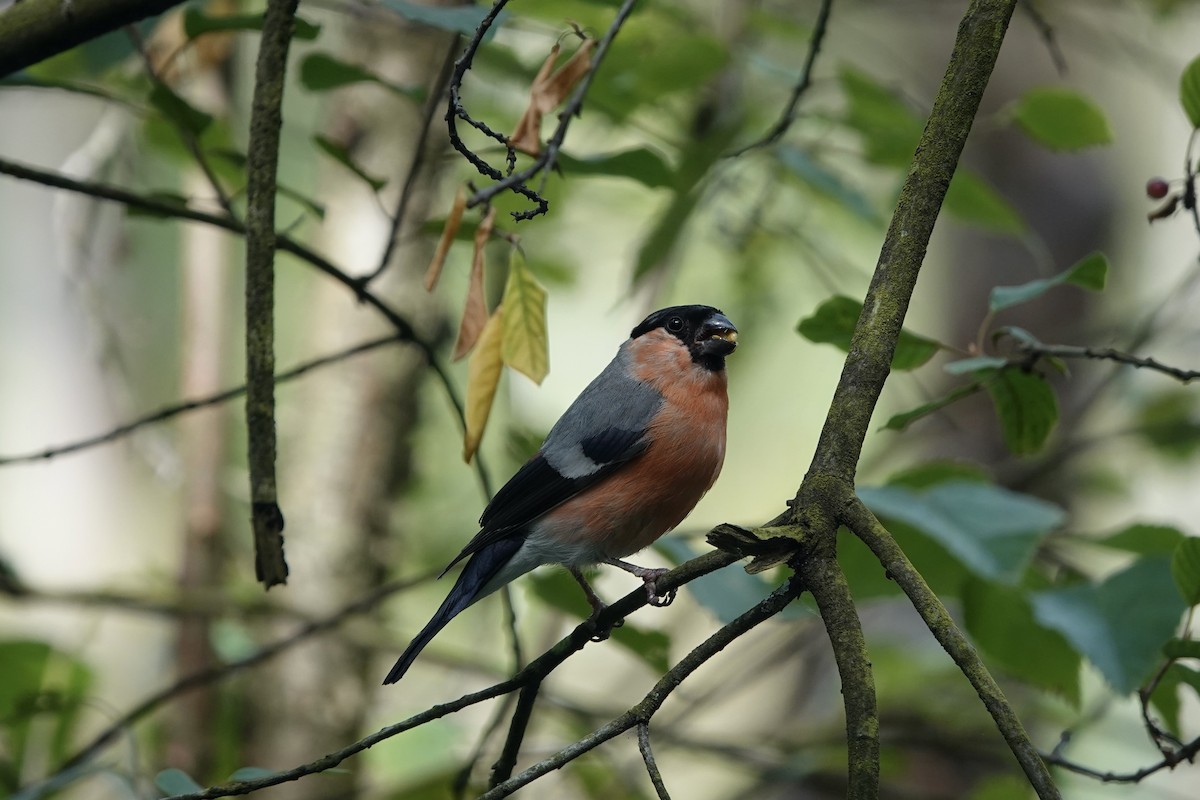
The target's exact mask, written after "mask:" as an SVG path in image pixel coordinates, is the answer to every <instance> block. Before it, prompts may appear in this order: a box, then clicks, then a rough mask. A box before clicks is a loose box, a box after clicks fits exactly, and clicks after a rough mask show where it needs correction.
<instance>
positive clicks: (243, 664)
mask: <svg viewBox="0 0 1200 800" xmlns="http://www.w3.org/2000/svg"><path fill="white" fill-rule="evenodd" d="M432 577H433V574H432V573H431V574H428V575H422V576H419V577H417V578H411V579H408V580H403V581H395V582H393V583H389V584H387V585H385V586H381V587H379V588H378V589H376V590H375V591H373V592H371V593H370V594H368V595H365V596H364V597H361V598H359V599H358V600H355V601H354V602H352V603H350V604H348V605H345V606H343V607H342V608H340V609H338V610H337V611H335V612H334V613H332V614H330V615H329V616H327V617H324V618H322V619H319V620H314V621H313V622H310V623H308V624H306V625H304V626H303V627H301V628H300V629H299V630H297V631H296V632H295V633H293V634H292V635H291V636H288V637H286V638H284V639H280V640H279V641H277V642H275V643H274V644H270V645H267V646H266V647H264V648H263V649H261V650H259V651H258V652H257V653H255V654H254V655H251V656H247V657H246V658H243V659H241V660H240V661H231V662H229V663H228V664H224V665H222V666H219V667H213V668H212V669H207V670H204V671H202V672H196V673H193V674H191V675H185V676H184V677H182V678H180V679H179V680H177V681H175V683H172V684H171V685H170V686H166V687H164V688H162V689H160V690H159V691H157V692H155V693H154V694H152V695H150V696H149V697H147V698H146V699H144V700H142V702H140V703H138V704H137V705H136V706H134V707H133V708H131V709H130V710H129V711H126V712H125V713H124V714H122V715H121V717H120V718H119V719H117V720H116V721H115V722H113V723H112V724H111V725H109V726H108V727H107V728H105V729H104V730H103V731H101V732H100V733H99V734H97V735H96V736H95V738H93V739H92V741H91V742H89V743H88V744H87V745H85V746H84V747H83V748H81V749H80V750H79V751H78V752H76V753H75V754H74V755H72V756H71V757H70V758H68V759H67V760H66V761H64V762H63V765H62V766H61V767H59V768H58V769H57V770H56V773H61V772H63V771H65V770H68V769H72V768H74V767H76V766H78V765H80V764H83V763H84V762H86V761H89V760H91V759H92V758H93V757H94V756H95V755H96V754H97V753H99V752H100V751H101V750H102V749H103V748H104V747H105V746H107V745H108V744H109V743H110V742H111V741H112V740H113V739H115V738H116V737H117V736H118V735H119V734H120V733H121V732H122V731H123V730H125V729H127V728H128V727H129V726H131V725H133V724H134V723H136V722H138V721H139V720H141V719H142V718H144V717H145V716H146V715H148V714H150V713H151V712H153V711H154V710H156V709H157V708H159V707H160V706H162V705H163V704H164V703H168V702H170V701H171V700H173V699H175V698H176V697H178V696H179V695H181V694H183V693H185V692H187V691H189V690H191V689H195V688H197V687H200V686H206V685H208V684H212V683H216V682H218V681H223V680H225V679H227V678H229V677H230V676H232V675H234V674H236V673H238V672H241V671H243V670H245V669H249V668H250V667H254V666H257V665H259V664H262V663H263V662H265V661H269V660H270V659H272V658H274V657H275V656H278V655H280V654H281V653H283V652H285V651H287V650H289V649H291V648H292V647H294V646H295V645H298V644H300V643H301V642H304V641H306V640H308V639H311V638H312V637H313V636H316V635H318V634H321V633H325V632H326V631H329V630H332V629H334V628H336V627H338V626H339V625H341V624H342V623H343V622H345V621H346V620H347V619H349V618H350V617H352V616H354V615H356V614H362V613H363V612H365V611H369V610H370V609H372V608H374V607H375V606H376V605H378V604H379V603H380V602H381V601H382V600H384V599H386V598H388V597H390V596H391V595H393V594H395V593H396V592H399V591H403V590H404V589H407V588H409V587H411V586H415V585H417V584H419V583H423V582H425V581H427V580H429V579H430V578H432ZM53 777H54V776H53V775H52V776H50V778H49V779H52V778H53ZM49 779H48V780H49Z"/></svg>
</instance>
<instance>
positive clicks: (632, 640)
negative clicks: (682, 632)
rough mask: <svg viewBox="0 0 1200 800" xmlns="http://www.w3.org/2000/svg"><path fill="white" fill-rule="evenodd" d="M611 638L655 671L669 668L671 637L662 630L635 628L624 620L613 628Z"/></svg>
mask: <svg viewBox="0 0 1200 800" xmlns="http://www.w3.org/2000/svg"><path fill="white" fill-rule="evenodd" d="M612 640H613V641H614V642H616V643H617V644H619V645H621V646H622V647H624V648H625V649H626V650H629V651H631V652H633V653H634V654H636V655H637V656H639V657H640V658H641V659H642V661H645V662H646V663H647V664H648V665H649V666H650V669H652V670H654V671H655V672H657V673H663V672H666V671H667V670H669V669H670V668H671V637H670V636H668V635H667V634H665V633H663V632H662V631H653V630H645V629H643V628H635V627H634V626H633V625H630V624H629V623H628V622H626V623H625V624H624V625H622V626H621V627H619V628H614V629H613V632H612Z"/></svg>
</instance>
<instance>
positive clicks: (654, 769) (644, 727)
mask: <svg viewBox="0 0 1200 800" xmlns="http://www.w3.org/2000/svg"><path fill="white" fill-rule="evenodd" d="M637 734H638V750H639V751H641V754H642V762H643V763H644V764H645V765H646V774H648V775H649V776H650V783H652V784H654V793H655V794H656V795H658V800H671V795H670V793H669V792H667V784H666V783H664V782H663V778H662V773H661V772H659V771H658V762H657V761H655V760H654V751H653V750H651V749H650V723H649V722H645V721H642V722H639V723H638V726H637Z"/></svg>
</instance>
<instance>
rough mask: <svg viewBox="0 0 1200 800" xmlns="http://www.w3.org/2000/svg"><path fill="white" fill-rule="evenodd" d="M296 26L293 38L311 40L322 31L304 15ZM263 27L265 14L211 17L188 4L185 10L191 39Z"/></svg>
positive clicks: (187, 28) (256, 29) (186, 26)
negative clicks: (210, 34) (208, 34)
mask: <svg viewBox="0 0 1200 800" xmlns="http://www.w3.org/2000/svg"><path fill="white" fill-rule="evenodd" d="M294 19H295V20H296V27H295V30H294V31H293V32H292V38H294V39H299V40H301V41H306V42H311V41H312V40H314V39H316V38H317V36H319V35H320V33H321V26H320V25H314V24H313V23H311V22H309V21H308V20H306V19H304V18H303V17H295V18H294ZM262 29H263V14H230V15H228V16H214V17H210V16H209V15H208V14H205V13H204V12H203V11H202V10H200V9H199V8H197V7H196V6H188V7H187V8H185V9H184V11H183V32H184V33H185V34H187V37H188V38H189V39H195V38H196V37H197V36H203V35H204V34H206V33H219V32H222V31H261V30H262Z"/></svg>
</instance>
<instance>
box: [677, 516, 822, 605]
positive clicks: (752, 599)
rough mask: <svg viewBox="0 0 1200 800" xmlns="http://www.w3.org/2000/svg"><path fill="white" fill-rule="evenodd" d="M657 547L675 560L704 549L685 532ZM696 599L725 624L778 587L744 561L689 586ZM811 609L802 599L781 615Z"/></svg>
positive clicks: (686, 557)
mask: <svg viewBox="0 0 1200 800" xmlns="http://www.w3.org/2000/svg"><path fill="white" fill-rule="evenodd" d="M654 549H655V550H657V551H658V552H660V553H662V554H663V555H664V556H666V557H667V558H668V559H669V560H670V561H672V562H673V563H675V564H682V563H683V562H684V561H687V560H688V559H691V558H695V557H696V556H697V555H699V553H700V551H699V550H697V549H696V548H695V547H693V546H692V544H691V543H690V542H688V541H687V540H686V539H684V538H683V537H681V536H664V537H663V538H661V539H659V540H658V541H657V542H655V543H654ZM685 588H686V589H687V591H688V593H689V594H690V595H692V597H693V598H695V600H696V602H697V603H699V604H700V605H701V606H703V607H704V608H705V609H707V610H708V611H709V612H711V613H712V615H713V616H714V617H716V618H717V621H718V622H720V623H721V624H722V625H727V624H729V623H730V622H733V620H735V619H737V618H738V617H740V616H741V615H742V614H744V613H745V612H746V609H748V608H751V607H752V606H754V605H756V604H757V603H759V602H761V601H762V600H763V599H764V598H765V597H766V596H767V595H769V594H770V593H771V592H773V591H775V587H774V586H772V585H771V584H770V583H768V582H767V581H765V580H763V578H762V577H761V576H759V575H750V574H749V573H747V572H746V570H744V569H742V567H741V566H740V565H737V564H733V565H730V566H729V567H727V568H725V569H719V570H717V571H716V572H710V573H709V574H707V575H704V576H703V577H700V578H697V579H696V580H694V581H692V582H691V583H689V584H687V586H686V587H685ZM810 614H811V612H810V611H809V610H808V609H807V608H805V607H804V606H803V605H800V604H799V603H792V604H791V605H790V606H788V607H787V608H786V609H784V610H783V612H782V613H781V614H780V615H779V618H780V619H796V618H799V617H804V616H809V615H810Z"/></svg>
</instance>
